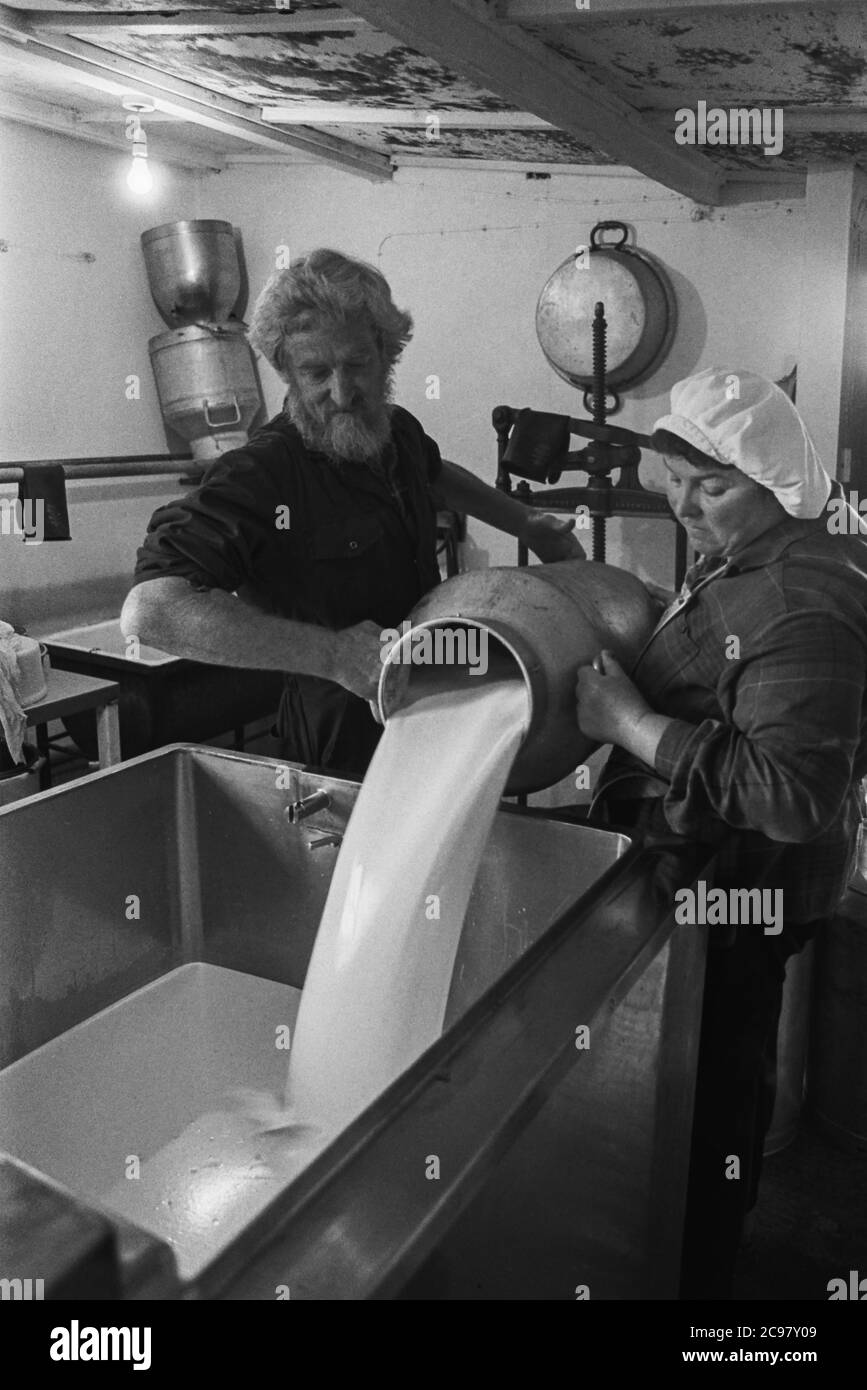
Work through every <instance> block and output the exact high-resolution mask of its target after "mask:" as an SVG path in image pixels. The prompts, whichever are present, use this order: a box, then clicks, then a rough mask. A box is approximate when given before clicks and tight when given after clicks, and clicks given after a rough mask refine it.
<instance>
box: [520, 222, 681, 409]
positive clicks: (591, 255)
mask: <svg viewBox="0 0 867 1390" xmlns="http://www.w3.org/2000/svg"><path fill="white" fill-rule="evenodd" d="M605 232H616V233H619V234H620V240H619V241H614V242H606V241H604V240H603V233H605ZM628 235H629V231H628V228H627V227H626V225H625V223H623V222H597V224H596V226H595V227H594V228H593V230H592V232H591V233H590V244H589V246H580V247H579V248H578V250H577V251H576V252H575V253H573V255H571V256H570V257H569V258H568V260H565V261H564V262H563V263H562V265H559V266H558V267H557V269H556V270H555V271H554V274H553V275H552V276H551V277H550V278H549V280H548V281H547V283H546V284H545V287H544V288H543V290H542V293H541V294H540V296H539V302H538V304H537V306H536V335H537V337H538V339H539V344H540V346H541V348H542V351H543V352H544V354H545V357H546V358H547V360H548V362H549V363H550V364H551V366H552V367H553V368H554V371H555V372H557V374H558V375H559V376H561V377H563V379H564V380H565V381H568V382H571V384H572V385H573V386H578V387H583V388H584V389H585V390H589V389H590V387H592V385H593V353H592V324H593V315H594V310H595V306H596V304H597V303H598V302H599V301H601V302H602V303H603V304H604V305H605V318H606V321H607V369H606V384H607V385H608V386H610V387H614V388H617V387H622V386H635V385H637V384H638V383H639V382H641V381H644V380H645V379H646V378H647V377H648V376H650V374H651V373H652V372H653V371H654V370H655V369H656V367H658V366H659V364H660V363H661V362H662V361H663V359H664V358H665V356H666V355H667V353H668V351H669V348H670V347H671V344H672V340H673V338H674V333H675V328H676V326H677V301H676V300H675V297H674V289H673V287H672V285H671V282H670V280H669V279H668V276H667V275H666V274H665V272H664V271H663V270H662V268H661V267H660V266H659V265H658V264H657V262H656V261H655V260H653V258H652V257H650V256H649V255H647V253H646V252H644V251H639V250H637V249H636V248H635V247H634V246H627V245H626V241H627V238H628Z"/></svg>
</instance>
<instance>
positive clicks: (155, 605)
mask: <svg viewBox="0 0 867 1390" xmlns="http://www.w3.org/2000/svg"><path fill="white" fill-rule="evenodd" d="M159 583H160V581H159V580H152V581H148V582H147V583H144V584H140V585H138V586H137V587H136V588H135V589H133V591H132V593H131V594H130V596H129V598H128V599H127V601H126V603H125V605H124V611H123V615H122V626H123V631H124V633H125V634H126V635H128V636H137V637H138V638H139V641H141V642H145V643H147V644H149V645H153V646H155V647H159V648H161V649H162V650H163V651H168V652H171V653H172V655H174V656H183V657H186V658H187V659H188V660H190V661H204V662H212V663H214V664H215V665H218V666H237V667H241V668H244V669H247V670H254V671H255V670H258V671H293V672H295V673H296V674H298V675H308V676H323V677H325V678H326V679H327V680H335V679H337V653H338V638H337V634H336V633H334V632H331V631H329V629H327V628H323V627H317V626H315V625H314V624H312V623H298V622H293V621H292V620H291V619H289V618H280V617H275V616H273V615H272V614H269V613H263V612H261V611H260V610H258V609H256V608H252V607H251V606H250V605H249V604H247V603H244V602H243V601H242V600H241V599H238V598H234V597H233V596H232V595H231V594H227V593H225V592H224V591H223V590H222V589H208V590H206V591H203V592H196V591H194V590H192V589H189V590H188V591H178V592H172V593H171V594H169V595H165V594H163V595H160V596H159V601H157V602H155V601H154V599H155V598H156V595H155V594H154V591H153V589H152V585H154V584H159ZM148 590H151V593H150V594H149V593H148Z"/></svg>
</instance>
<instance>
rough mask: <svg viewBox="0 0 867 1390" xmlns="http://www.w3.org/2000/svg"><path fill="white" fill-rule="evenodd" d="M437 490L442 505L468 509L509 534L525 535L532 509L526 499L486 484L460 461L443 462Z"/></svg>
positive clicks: (461, 510) (472, 514) (475, 515)
mask: <svg viewBox="0 0 867 1390" xmlns="http://www.w3.org/2000/svg"><path fill="white" fill-rule="evenodd" d="M436 493H437V497H438V500H440V501H441V504H442V506H444V507H450V508H451V509H452V511H455V512H466V513H467V514H468V515H469V516H474V517H476V518H477V520H479V521H484V522H485V523H486V524H487V525H488V526H495V527H496V528H497V530H498V531H505V532H506V534H507V535H509V536H517V537H519V538H520V537H522V536H523V534H524V528H525V526H526V524H527V517H528V515H529V514H530V512H531V510H532V509H531V508H530V507H526V506H525V505H524V503H523V502H518V501H516V499H515V498H514V497H509V495H508V493H505V492H500V491H499V489H498V488H494V487H491V486H490V485H489V484H488V483H483V482H482V480H481V478H477V477H476V475H475V474H474V473H470V472H468V471H467V469H466V468H461V467H460V465H459V464H457V463H446V462H443V466H442V472H441V473H440V475H439V477H438V478H437V481H436Z"/></svg>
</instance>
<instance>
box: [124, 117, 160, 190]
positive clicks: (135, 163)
mask: <svg viewBox="0 0 867 1390" xmlns="http://www.w3.org/2000/svg"><path fill="white" fill-rule="evenodd" d="M147 158H148V141H147V136H146V135H145V133H144V131H143V130H142V129H141V128H140V127H139V129H138V130H137V131H136V133H135V135H134V136H133V142H132V167H131V168H130V171H129V173H128V174H127V176H126V182H127V186H128V187H129V188H131V189H132V191H133V193H150V191H151V189H152V188H153V186H154V176H153V174H152V173H151V171H150V169H149V168H148V162H147Z"/></svg>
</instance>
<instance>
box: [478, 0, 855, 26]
mask: <svg viewBox="0 0 867 1390" xmlns="http://www.w3.org/2000/svg"><path fill="white" fill-rule="evenodd" d="M808 5H809V7H810V9H811V10H821V9H833V10H860V9H863V7H864V0H580V3H579V0H495V3H494V14H495V15H496V16H497V18H498V19H499V20H501V21H502V22H504V23H507V24H552V25H554V24H556V25H566V24H568V25H578V24H584V25H586V24H587V23H588V22H590V23H592V22H593V20H605V19H607V20H609V21H610V20H612V19H615V20H616V19H655V18H664V17H665V16H666V15H671V14H676V15H683V17H684V18H688V16H689V15H691V14H701V13H702V12H704V13H707V12H708V11H713V13H714V14H715V15H720V14H725V13H726V12H727V11H728V12H729V13H730V12H732V11H737V10H739V11H740V12H741V13H743V12H744V11H745V10H794V9H803V8H806V6H808Z"/></svg>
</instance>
